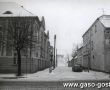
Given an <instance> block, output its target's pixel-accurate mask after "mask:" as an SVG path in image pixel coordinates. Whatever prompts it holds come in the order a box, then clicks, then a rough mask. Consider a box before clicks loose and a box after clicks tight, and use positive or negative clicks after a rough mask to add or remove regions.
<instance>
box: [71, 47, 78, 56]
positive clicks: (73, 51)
mask: <svg viewBox="0 0 110 90" xmlns="http://www.w3.org/2000/svg"><path fill="white" fill-rule="evenodd" d="M77 50H78V45H73V49H72V54H71V56H72V57H73V58H74V57H75V56H76V55H77Z"/></svg>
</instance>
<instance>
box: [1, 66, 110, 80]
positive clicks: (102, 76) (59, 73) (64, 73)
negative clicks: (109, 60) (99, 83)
mask: <svg viewBox="0 0 110 90" xmlns="http://www.w3.org/2000/svg"><path fill="white" fill-rule="evenodd" d="M6 77H16V76H15V75H14V74H0V80H8V78H7V79H4V78H6ZM23 77H24V78H17V80H18V81H19V80H20V81H24V80H25V81H66V80H67V81H68V80H110V78H109V74H106V73H102V72H95V71H90V72H84V71H83V72H72V68H71V67H57V68H55V69H54V70H53V71H52V73H49V69H45V70H43V71H39V72H36V73H34V74H25V75H24V76H23ZM9 80H10V79H9ZM11 80H16V79H15V78H14V79H11Z"/></svg>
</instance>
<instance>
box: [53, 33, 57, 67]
mask: <svg viewBox="0 0 110 90" xmlns="http://www.w3.org/2000/svg"><path fill="white" fill-rule="evenodd" d="M55 49H56V35H54V65H53V67H54V68H55V66H56V60H55Z"/></svg>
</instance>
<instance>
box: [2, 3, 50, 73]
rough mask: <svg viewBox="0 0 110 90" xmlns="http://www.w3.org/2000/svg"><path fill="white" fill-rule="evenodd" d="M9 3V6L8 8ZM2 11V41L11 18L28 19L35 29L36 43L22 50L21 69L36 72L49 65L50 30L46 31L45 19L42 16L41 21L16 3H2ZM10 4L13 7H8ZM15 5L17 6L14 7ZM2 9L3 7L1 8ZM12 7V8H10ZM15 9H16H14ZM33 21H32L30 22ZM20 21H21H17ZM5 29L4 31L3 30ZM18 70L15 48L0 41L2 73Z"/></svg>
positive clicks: (26, 71)
mask: <svg viewBox="0 0 110 90" xmlns="http://www.w3.org/2000/svg"><path fill="white" fill-rule="evenodd" d="M6 5H7V8H6ZM1 6H3V7H4V9H3V7H2V9H3V10H1V11H2V12H1V13H0V41H2V39H3V38H4V39H7V41H8V38H5V36H6V35H8V33H7V34H6V32H7V30H8V28H9V26H10V24H9V20H11V19H16V18H19V19H22V20H24V21H25V20H27V21H28V23H29V26H31V28H30V29H32V30H33V31H34V36H35V37H36V38H34V39H35V40H34V41H36V43H35V44H34V46H33V47H29V48H27V49H26V50H24V51H23V50H22V52H21V55H22V60H21V70H22V72H23V73H34V72H37V71H39V70H42V69H45V68H48V67H49V64H50V41H49V32H47V33H46V32H45V20H44V17H42V20H41V21H40V20H39V18H38V17H37V16H34V15H33V14H32V13H30V12H28V11H27V10H25V9H24V8H23V7H22V6H18V5H16V4H15V3H2V4H1ZM8 6H10V7H12V8H8ZM13 7H15V8H13ZM0 9H1V8H0ZM9 9H10V10H9ZM14 9H15V10H14ZM30 21H31V23H30ZM16 22H19V21H16ZM1 31H4V32H1ZM16 72H17V55H16V52H14V49H13V48H11V47H9V46H8V44H7V45H6V46H4V45H2V44H1V43H0V73H16Z"/></svg>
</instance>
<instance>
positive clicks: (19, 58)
mask: <svg viewBox="0 0 110 90" xmlns="http://www.w3.org/2000/svg"><path fill="white" fill-rule="evenodd" d="M17 54H18V72H17V76H21V52H20V49H18V50H17Z"/></svg>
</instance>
